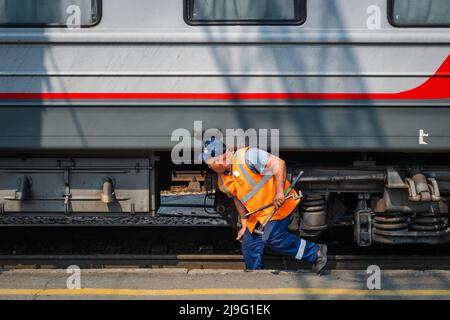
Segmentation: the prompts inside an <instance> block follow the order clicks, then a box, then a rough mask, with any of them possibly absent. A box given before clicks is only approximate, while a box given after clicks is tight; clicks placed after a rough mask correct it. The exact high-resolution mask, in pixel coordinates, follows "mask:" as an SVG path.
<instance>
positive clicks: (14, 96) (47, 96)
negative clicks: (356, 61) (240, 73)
mask: <svg viewBox="0 0 450 320" xmlns="http://www.w3.org/2000/svg"><path fill="white" fill-rule="evenodd" d="M439 99H450V55H449V56H448V57H447V58H446V60H445V61H444V63H443V64H442V65H441V66H440V67H439V69H438V70H437V71H436V72H435V73H434V75H433V76H431V77H430V78H428V80H427V81H425V82H424V83H423V84H421V85H420V86H418V87H416V88H414V89H411V90H407V91H403V92H398V93H297V92H290V93H289V92H287V93H58V92H39V93H0V100H237V101H239V100H439Z"/></svg>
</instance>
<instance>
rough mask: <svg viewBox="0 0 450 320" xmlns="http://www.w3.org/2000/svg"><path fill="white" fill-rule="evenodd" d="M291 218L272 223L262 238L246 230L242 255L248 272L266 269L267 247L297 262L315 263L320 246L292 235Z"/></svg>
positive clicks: (266, 228)
mask: <svg viewBox="0 0 450 320" xmlns="http://www.w3.org/2000/svg"><path fill="white" fill-rule="evenodd" d="M290 219H291V216H290V215H289V216H287V217H286V218H284V219H283V220H272V221H270V222H269V223H268V224H267V225H266V227H265V229H264V234H263V235H262V236H260V235H257V234H256V233H250V231H249V230H248V229H246V230H245V233H244V236H243V237H242V254H243V256H244V261H245V267H246V268H247V269H248V270H256V269H262V268H264V262H263V256H264V248H265V247H267V248H269V249H270V250H271V251H273V252H274V253H276V254H279V255H283V256H289V257H292V258H295V259H297V260H304V261H307V262H315V261H316V259H317V249H318V245H316V244H315V243H313V242H310V241H306V240H304V239H302V238H300V237H299V236H298V235H295V234H293V233H290V232H289V231H288V226H289V223H290Z"/></svg>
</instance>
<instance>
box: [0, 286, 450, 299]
mask: <svg viewBox="0 0 450 320" xmlns="http://www.w3.org/2000/svg"><path fill="white" fill-rule="evenodd" d="M18 295H19V296H29V295H31V296H208V295H324V296H399V297H400V296H401V297H404V296H448V297H449V298H450V290H364V289H337V288H267V289H243V288H211V289H155V290H152V289H150V290H143V289H100V288H85V289H74V290H69V289H0V296H18Z"/></svg>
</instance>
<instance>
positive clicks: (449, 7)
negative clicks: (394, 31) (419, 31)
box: [390, 0, 450, 27]
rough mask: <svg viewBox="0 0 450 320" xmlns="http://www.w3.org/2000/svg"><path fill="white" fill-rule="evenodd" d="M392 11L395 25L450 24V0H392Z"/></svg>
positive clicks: (431, 25)
mask: <svg viewBox="0 0 450 320" xmlns="http://www.w3.org/2000/svg"><path fill="white" fill-rule="evenodd" d="M390 11H391V12H390V16H391V22H392V24H394V25H395V26H399V27H414V26H418V27H420V26H429V27H433V26H450V0H391V3H390Z"/></svg>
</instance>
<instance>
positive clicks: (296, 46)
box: [0, 0, 450, 246]
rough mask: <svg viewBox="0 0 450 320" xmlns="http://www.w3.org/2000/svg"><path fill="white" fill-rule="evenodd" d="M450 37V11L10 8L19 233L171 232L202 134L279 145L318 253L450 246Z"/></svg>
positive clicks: (6, 204) (285, 0) (265, 4)
mask: <svg viewBox="0 0 450 320" xmlns="http://www.w3.org/2000/svg"><path fill="white" fill-rule="evenodd" d="M449 28H450V2H449V1H446V0H421V1H418V0H276V1H275V0H233V1H231V0H226V1H225V0H184V1H182V0H169V1H168V0H128V1H126V2H124V1H121V0H103V1H102V0H59V1H51V0H40V1H31V0H0V156H1V157H0V213H1V218H2V219H4V221H7V218H9V217H18V218H17V219H19V220H20V219H21V218H20V217H29V216H33V215H39V216H43V215H66V216H79V217H82V216H84V215H90V216H92V215H94V216H102V217H105V216H121V215H130V214H132V215H146V216H154V215H156V214H157V211H158V207H159V197H160V192H159V190H160V187H161V184H162V183H163V184H166V183H167V180H168V179H169V177H170V164H169V162H170V155H171V150H172V148H173V147H174V146H176V145H177V143H178V142H179V141H177V140H176V139H173V133H174V132H175V131H176V130H179V129H186V130H187V131H189V132H191V131H192V130H193V128H194V124H195V122H201V124H202V129H203V130H207V129H210V128H215V129H217V130H220V131H225V130H226V129H230V128H231V129H242V132H246V131H247V130H251V129H254V130H269V131H270V130H274V129H275V130H279V150H280V152H281V155H282V156H283V157H284V158H286V159H288V160H289V161H290V162H289V163H291V165H290V166H289V172H290V175H292V174H295V173H296V172H298V171H299V170H304V171H305V175H304V176H303V179H302V183H301V185H300V187H301V189H302V192H303V193H304V195H305V198H304V201H303V205H302V207H301V208H300V209H301V210H300V211H301V212H300V215H301V221H302V224H301V232H302V234H303V235H304V236H312V237H317V236H320V235H321V234H322V233H323V231H324V230H325V229H327V228H328V227H330V226H332V225H333V224H339V223H342V222H343V221H346V222H349V223H351V224H353V226H354V238H355V241H356V242H357V243H358V244H359V245H361V246H366V245H371V244H372V243H374V242H381V243H389V244H402V243H429V244H439V243H445V242H449V240H450V236H449V234H450V229H449V227H448V199H449V196H450V157H449V155H450V127H449V125H448V121H449V120H450V108H449V107H450V29H449ZM190 169H192V168H191V167H190ZM213 178H214V177H213ZM213 184H214V183H213ZM215 194H216V201H215V207H216V210H218V211H219V212H220V213H221V214H223V215H224V216H227V217H228V216H229V215H230V214H233V208H232V207H231V206H230V205H229V201H228V200H227V199H226V197H223V195H221V194H220V192H219V191H217V192H216V193H215ZM17 219H16V220H14V221H19V220H17Z"/></svg>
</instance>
